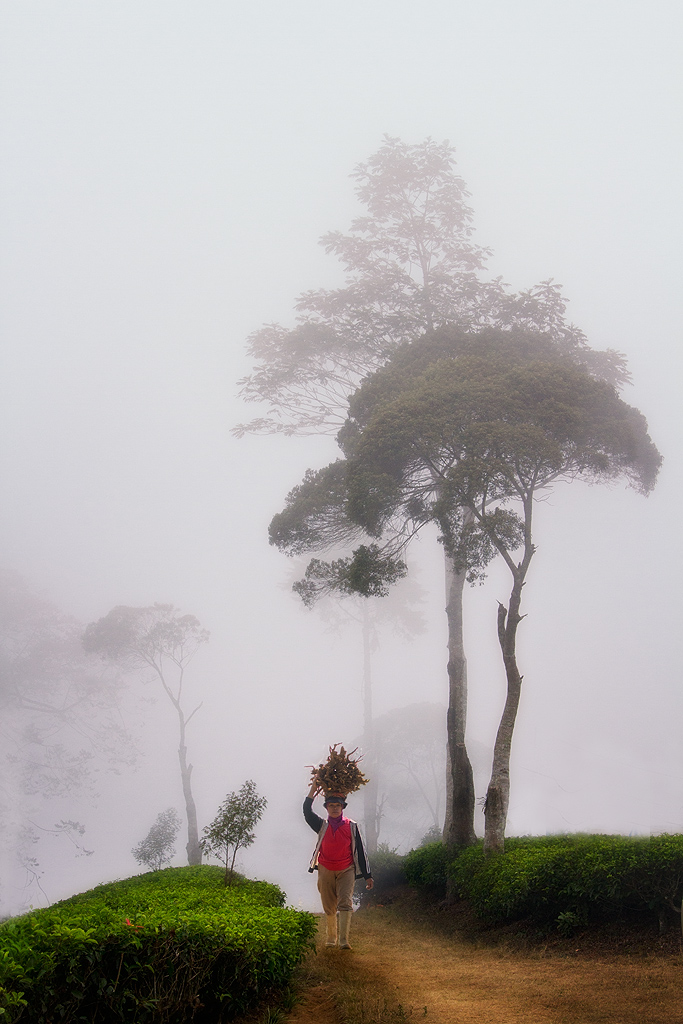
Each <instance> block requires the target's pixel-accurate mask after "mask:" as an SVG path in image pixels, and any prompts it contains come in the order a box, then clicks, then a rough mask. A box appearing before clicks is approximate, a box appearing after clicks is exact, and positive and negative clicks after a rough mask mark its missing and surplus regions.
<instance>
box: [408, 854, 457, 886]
mask: <svg viewBox="0 0 683 1024" xmlns="http://www.w3.org/2000/svg"><path fill="white" fill-rule="evenodd" d="M448 860H449V856H448V850H447V849H446V847H445V846H444V845H443V843H441V842H438V843H428V844H427V845H426V846H420V847H418V848H417V850H411V851H410V853H409V854H407V856H406V858H405V861H404V870H405V873H406V878H407V879H408V882H409V884H410V885H414V886H425V887H426V888H428V889H433V890H435V891H436V892H438V893H445V891H446V871H447V868H448Z"/></svg>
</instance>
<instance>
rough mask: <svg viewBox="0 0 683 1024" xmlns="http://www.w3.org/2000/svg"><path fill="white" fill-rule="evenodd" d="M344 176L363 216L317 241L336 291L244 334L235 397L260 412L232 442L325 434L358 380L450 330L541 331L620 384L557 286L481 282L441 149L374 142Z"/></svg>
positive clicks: (460, 184)
mask: <svg viewBox="0 0 683 1024" xmlns="http://www.w3.org/2000/svg"><path fill="white" fill-rule="evenodd" d="M351 177H352V178H353V179H354V180H355V183H356V194H357V197H358V199H359V202H360V204H361V205H362V206H363V207H364V208H365V211H366V213H365V215H363V216H360V217H357V218H356V219H355V220H354V221H353V223H352V224H351V228H350V230H349V232H348V233H347V234H343V233H341V232H339V231H332V232H329V233H328V234H326V235H324V236H323V237H322V239H321V240H320V243H321V245H322V246H323V247H324V249H325V251H326V253H328V254H331V255H334V256H336V257H337V258H338V259H339V260H340V262H341V263H342V265H343V268H344V272H345V275H346V281H345V284H344V285H343V286H342V287H341V288H336V289H318V290H311V291H307V292H304V293H303V294H302V295H301V296H299V298H298V299H297V301H296V312H297V315H296V324H295V326H294V327H292V328H287V327H283V326H281V325H280V324H267V325H266V326H264V327H262V328H260V329H259V330H257V331H255V332H254V333H253V334H252V335H251V337H250V338H249V343H248V350H249V354H250V355H251V357H252V359H253V360H254V370H253V372H252V373H251V374H250V375H249V376H247V377H245V378H244V379H243V380H242V381H241V382H240V384H241V388H242V390H241V394H242V396H243V397H244V398H245V399H246V400H247V401H253V402H265V403H266V405H267V411H266V414H265V415H264V416H261V417H257V418H256V419H254V420H252V421H251V422H250V423H247V424H243V425H242V426H240V427H238V428H236V432H237V433H238V434H242V433H245V432H247V431H252V432H253V431H257V432H258V431H260V432H275V431H282V432H284V433H288V434H293V433H321V432H322V433H325V432H327V433H329V432H336V430H337V429H338V428H339V426H340V425H341V423H342V422H343V419H344V416H345V413H346V404H347V399H348V396H349V395H350V394H351V393H352V392H353V391H354V390H355V388H356V387H357V386H358V384H359V383H360V381H361V380H362V379H363V378H364V377H365V376H366V375H367V374H369V373H372V372H374V371H375V370H376V369H378V368H379V367H381V366H383V365H384V364H385V363H386V362H387V360H388V359H389V358H390V356H391V355H392V353H393V352H394V351H395V350H396V349H397V348H399V347H401V346H402V345H405V344H406V343H408V342H411V341H415V340H417V339H420V338H422V337H423V336H424V335H425V334H426V333H428V332H430V331H433V330H435V329H439V328H443V327H446V326H452V325H457V326H458V327H460V328H461V329H464V330H475V329H478V328H480V327H482V326H486V325H489V326H496V327H513V326H517V327H519V328H532V329H534V330H539V331H544V332H545V333H547V334H548V335H549V336H550V337H552V339H553V340H554V342H555V344H556V345H557V346H558V348H559V349H560V350H561V351H563V352H565V353H566V354H571V355H573V357H574V358H575V359H576V360H578V361H581V362H583V363H584V365H586V366H587V367H589V368H590V369H591V372H595V373H598V374H600V375H602V376H603V377H605V379H608V380H610V381H613V382H614V381H618V380H621V381H623V380H624V379H626V377H627V373H626V370H625V362H624V359H623V356H621V355H619V353H616V352H613V351H607V352H595V351H594V350H593V349H591V348H590V346H589V345H588V344H587V342H586V338H585V335H584V334H583V332H582V331H581V330H579V328H577V327H576V326H574V325H573V324H570V323H569V322H568V321H567V319H566V316H565V314H566V302H565V300H564V298H563V296H562V293H561V289H560V287H559V286H558V285H556V284H555V283H553V282H552V281H544V282H542V283H541V284H538V285H535V286H534V287H532V288H529V289H528V290H526V291H522V292H518V293H514V292H511V291H510V290H509V289H508V288H507V287H506V286H505V285H504V284H503V282H502V280H501V279H500V278H497V279H490V278H489V279H487V278H486V277H485V276H484V274H483V271H484V266H485V263H486V259H487V258H488V256H489V255H490V252H489V250H488V249H485V248H482V247H481V246H479V245H477V244H475V243H474V241H473V240H472V232H473V214H472V209H471V207H470V206H469V202H468V200H469V192H468V191H467V187H466V185H465V183H464V181H463V180H462V178H461V177H460V176H459V175H458V174H457V173H456V170H455V151H454V149H453V147H452V146H451V145H450V144H449V143H448V142H442V143H438V142H435V141H434V140H433V139H430V138H428V139H425V140H424V142H421V143H418V144H417V145H410V144H407V143H404V142H402V141H401V140H400V139H398V138H392V137H389V136H385V138H384V141H383V143H382V145H381V146H380V148H379V150H378V151H377V152H376V153H374V154H373V155H372V156H371V157H370V158H369V159H368V160H367V161H366V162H364V163H361V164H359V165H358V166H357V167H356V168H355V170H354V171H353V173H352V175H351Z"/></svg>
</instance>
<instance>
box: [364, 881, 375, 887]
mask: <svg viewBox="0 0 683 1024" xmlns="http://www.w3.org/2000/svg"><path fill="white" fill-rule="evenodd" d="M374 884H375V880H374V878H368V879H367V881H366V883H365V888H366V889H372V887H373V886H374Z"/></svg>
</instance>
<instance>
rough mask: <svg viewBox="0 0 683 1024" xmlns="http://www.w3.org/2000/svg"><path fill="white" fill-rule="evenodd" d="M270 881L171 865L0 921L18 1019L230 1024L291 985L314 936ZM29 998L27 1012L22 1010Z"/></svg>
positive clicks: (1, 1009) (1, 954)
mask: <svg viewBox="0 0 683 1024" xmlns="http://www.w3.org/2000/svg"><path fill="white" fill-rule="evenodd" d="M283 904H284V895H283V893H282V892H281V891H280V890H279V889H278V888H277V886H274V885H269V884H268V883H266V882H247V881H245V880H239V881H236V882H235V884H234V885H233V886H231V887H230V888H228V889H225V888H224V887H223V885H222V872H221V869H220V868H213V867H207V866H204V867H194V868H169V869H167V870H165V871H159V872H151V873H149V874H146V875H141V876H138V877H136V878H131V879H127V880H126V881H124V882H118V883H113V884H111V885H104V886H99V887H98V888H97V889H93V890H92V891H90V892H87V893H83V894H81V895H79V896H75V897H73V898H72V899H70V900H65V901H63V902H62V903H58V904H55V906H53V907H50V908H49V909H47V910H37V911H34V912H32V913H30V914H26V915H24V916H22V917H18V918H12V919H10V920H9V921H8V922H6V923H5V924H3V925H2V926H0V1016H2V1018H3V1020H7V1021H18V1020H21V1021H27V1022H29V1021H31V1022H36V1024H37V1022H45V1021H52V1020H55V1021H56V1020H68V1021H70V1022H74V1024H75V1022H86V1021H87V1022H88V1024H105V1022H106V1024H109V1022H123V1021H125V1022H126V1024H133V1022H134V1024H146V1022H150V1024H152V1022H153V1024H170V1022H171V1021H173V1022H176V1021H177V1022H181V1021H190V1020H192V1021H196V1022H197V1024H200V1022H202V1021H207V1022H209V1021H210V1022H211V1024H214V1022H218V1021H224V1020H228V1019H230V1017H232V1016H233V1015H234V1014H235V1013H237V1012H241V1011H242V1010H244V1009H245V1008H246V1007H247V1006H249V1005H250V1004H251V1003H253V1002H254V1001H255V1000H257V999H258V998H260V997H261V996H263V994H264V993H265V992H267V991H268V990H270V989H273V988H279V987H282V986H283V985H285V984H286V983H287V981H288V980H289V977H290V975H291V973H292V971H293V969H294V967H295V966H296V964H297V963H298V962H299V960H300V959H301V957H302V955H303V953H304V951H305V949H306V947H307V945H308V944H309V943H310V942H311V941H312V937H313V935H314V932H315V919H314V918H313V917H312V915H310V914H306V913H302V912H300V911H295V910H289V909H285V908H284V906H283ZM22 1001H23V1003H24V1004H25V1005H22Z"/></svg>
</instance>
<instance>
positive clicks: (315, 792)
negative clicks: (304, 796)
mask: <svg viewBox="0 0 683 1024" xmlns="http://www.w3.org/2000/svg"><path fill="white" fill-rule="evenodd" d="M319 792H320V786H319V785H318V783H317V782H312V783H311V788H310V789H309V791H308V797H309V800H313V799H314V797H316V796H317V795H318V793H319Z"/></svg>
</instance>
